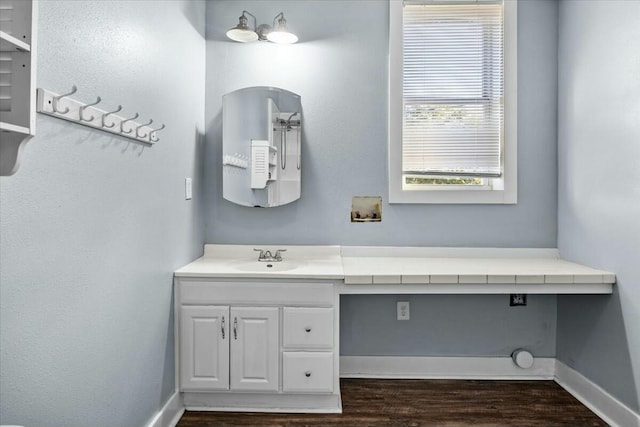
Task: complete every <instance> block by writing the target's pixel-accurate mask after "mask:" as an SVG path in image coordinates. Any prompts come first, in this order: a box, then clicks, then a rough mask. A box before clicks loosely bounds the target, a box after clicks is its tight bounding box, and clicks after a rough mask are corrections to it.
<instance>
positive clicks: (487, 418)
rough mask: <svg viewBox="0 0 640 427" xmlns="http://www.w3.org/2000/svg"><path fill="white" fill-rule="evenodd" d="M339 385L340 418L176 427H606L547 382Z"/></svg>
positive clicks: (200, 421)
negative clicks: (340, 399) (340, 397)
mask: <svg viewBox="0 0 640 427" xmlns="http://www.w3.org/2000/svg"><path fill="white" fill-rule="evenodd" d="M340 382H341V391H342V409H343V413H342V414H270V413H269V414H265V413H231V412H190V411H187V412H185V414H184V416H183V417H182V419H181V420H180V422H179V423H178V427H209V426H272V427H276V426H287V427H290V426H372V427H381V426H398V427H399V426H407V427H408V426H470V425H473V426H492V427H493V426H544V427H552V426H574V427H577V426H580V427H583V426H606V425H607V424H606V423H605V422H603V421H602V420H601V419H600V418H598V417H597V416H596V415H595V414H593V413H592V412H591V411H589V409H587V408H586V407H585V406H583V405H582V404H581V403H580V402H578V401H577V400H576V399H575V398H574V397H573V396H571V395H570V394H569V393H567V392H566V391H565V390H563V389H562V387H560V386H559V385H557V384H556V383H555V382H553V381H458V380H456V381H452V380H365V379H343V380H341V381H340Z"/></svg>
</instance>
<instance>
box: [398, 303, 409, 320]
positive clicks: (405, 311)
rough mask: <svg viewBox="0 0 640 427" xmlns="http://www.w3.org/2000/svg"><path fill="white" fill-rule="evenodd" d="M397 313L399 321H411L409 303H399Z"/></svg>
mask: <svg viewBox="0 0 640 427" xmlns="http://www.w3.org/2000/svg"><path fill="white" fill-rule="evenodd" d="M397 312H398V320H409V319H410V318H411V316H410V312H409V301H398V303H397Z"/></svg>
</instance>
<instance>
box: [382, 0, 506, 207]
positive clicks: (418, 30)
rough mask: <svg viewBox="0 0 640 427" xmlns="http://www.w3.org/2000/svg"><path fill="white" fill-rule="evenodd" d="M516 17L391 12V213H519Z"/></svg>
mask: <svg viewBox="0 0 640 427" xmlns="http://www.w3.org/2000/svg"><path fill="white" fill-rule="evenodd" d="M516 7H517V4H516V0H504V4H503V1H502V0H422V1H409V0H405V1H400V0H391V1H390V2H389V8H390V26H389V66H390V70H389V89H390V96H389V174H390V176H389V201H390V202H391V203H505V204H506V203H516V201H517V168H516V160H517V98H516V96H517V50H516V49H517V36H516V24H517V10H516Z"/></svg>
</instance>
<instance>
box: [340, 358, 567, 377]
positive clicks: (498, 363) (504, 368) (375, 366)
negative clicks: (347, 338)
mask: <svg viewBox="0 0 640 427" xmlns="http://www.w3.org/2000/svg"><path fill="white" fill-rule="evenodd" d="M554 372H555V359H554V358H545V357H536V358H535V359H534V362H533V367H531V368H529V369H522V368H519V367H518V366H516V365H515V363H513V360H512V359H511V358H510V357H421V356H418V357H404V356H341V357H340V377H341V378H415V379H454V380H471V379H473V380H552V379H554Z"/></svg>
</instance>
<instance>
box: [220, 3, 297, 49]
mask: <svg viewBox="0 0 640 427" xmlns="http://www.w3.org/2000/svg"><path fill="white" fill-rule="evenodd" d="M247 15H248V16H250V17H252V18H253V29H252V28H251V27H249V20H248V18H247ZM276 20H277V22H276ZM227 37H229V38H230V39H231V40H233V41H236V42H240V43H250V42H255V41H258V40H260V41H264V40H268V41H270V42H273V43H278V44H292V43H295V42H297V41H298V36H296V35H295V34H293V33H290V32H289V30H288V29H287V20H286V19H285V18H284V13H283V12H280V13H279V14H277V15H276V16H275V18H273V26H271V25H267V24H260V25H258V22H257V20H256V17H255V16H253V15H252V14H251V13H249V12H247V11H246V10H243V11H242V15H240V18H238V25H236V26H235V27H233V28H231V29H230V30H229V31H227Z"/></svg>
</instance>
